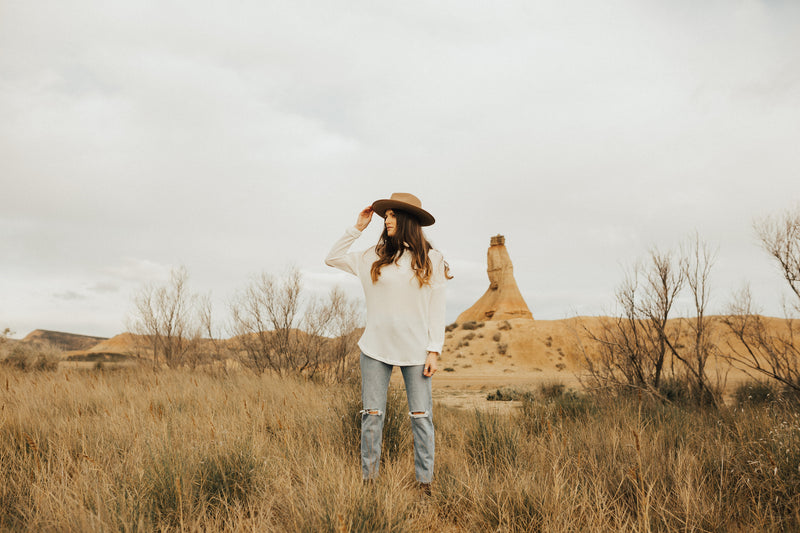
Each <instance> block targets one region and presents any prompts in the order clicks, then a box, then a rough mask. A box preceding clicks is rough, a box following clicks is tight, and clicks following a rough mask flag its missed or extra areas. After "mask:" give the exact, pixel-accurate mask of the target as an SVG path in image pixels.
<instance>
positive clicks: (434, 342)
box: [426, 257, 447, 354]
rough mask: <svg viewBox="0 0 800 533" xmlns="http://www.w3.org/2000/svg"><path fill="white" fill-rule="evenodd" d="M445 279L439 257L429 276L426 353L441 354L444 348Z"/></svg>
mask: <svg viewBox="0 0 800 533" xmlns="http://www.w3.org/2000/svg"><path fill="white" fill-rule="evenodd" d="M446 281H447V278H445V274H444V258H443V257H439V261H438V262H437V264H436V266H435V268H434V271H433V275H432V276H431V287H432V288H431V299H430V303H429V304H428V347H427V348H426V349H427V350H428V353H430V352H435V353H437V354H440V353H442V348H443V346H444V325H445V324H444V318H445V317H444V315H445V309H446V303H447V302H446V290H447V285H446Z"/></svg>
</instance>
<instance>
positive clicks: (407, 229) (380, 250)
mask: <svg viewBox="0 0 800 533" xmlns="http://www.w3.org/2000/svg"><path fill="white" fill-rule="evenodd" d="M393 211H394V217H395V221H396V229H395V232H394V235H393V236H391V237H390V236H389V234H388V233H387V231H386V227H384V228H383V233H381V237H380V239H378V244H377V246H375V252H376V253H377V254H378V260H377V261H375V262H374V263H372V269H371V270H370V275H371V276H372V283H377V282H378V278H379V277H381V268H383V267H384V266H385V265H390V264H392V263H393V262H394V263H396V262H397V261H399V260H400V257H401V256H402V255H403V254H404V253H405V252H406V250H408V251H409V252H410V253H411V269H412V270H413V271H414V277H416V278H417V281H418V282H419V286H420V287H422V286H423V285H425V284H426V283H428V284H429V283H430V281H431V275H432V274H433V265H432V264H431V258H430V255H429V252H430V250H431V248H433V247H432V246H431V243H430V242H428V239H426V238H425V234H424V233H423V232H422V226H420V224H419V221H418V220H417V219H416V218H415V217H414V216H412V215H410V214H408V213H406V212H404V211H400V210H393ZM444 275H445V277H446V278H447V279H452V278H453V276H451V275H450V266H449V265H448V264H447V261H445V263H444Z"/></svg>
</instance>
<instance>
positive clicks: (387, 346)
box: [325, 193, 452, 493]
mask: <svg viewBox="0 0 800 533" xmlns="http://www.w3.org/2000/svg"><path fill="white" fill-rule="evenodd" d="M373 213H377V214H378V216H380V217H383V218H384V219H385V220H384V226H385V227H384V230H383V233H382V234H381V236H380V239H379V240H378V244H377V245H376V246H373V247H372V248H369V249H367V250H364V251H363V252H348V250H349V249H350V246H351V245H352V244H353V242H354V241H355V240H356V239H357V238H358V237H359V236H360V235H361V232H362V231H364V229H366V227H367V226H368V225H369V223H370V221H371V220H372V214H373ZM434 222H435V219H434V218H433V216H432V215H431V214H430V213H428V212H427V211H425V210H424V209H422V202H420V200H419V199H418V198H417V197H416V196H414V195H411V194H407V193H394V194H392V196H391V198H389V199H388V200H386V199H384V200H377V201H375V202H374V203H373V204H372V205H371V206H369V207H367V208H365V209H364V210H363V211H361V213H359V215H358V221H357V222H356V225H355V227H352V228H348V229H347V231H346V232H345V234H344V235H343V236H342V238H341V239H339V240H338V241H337V242H336V244H334V245H333V248H332V249H331V251H330V253H329V254H328V257H327V258H326V259H325V264H327V265H328V266H332V267H336V268H339V269H341V270H344V271H345V272H349V273H350V274H354V275H356V276H358V278H359V279H360V280H361V285H362V286H363V287H364V296H365V297H366V302H367V325H366V328H365V329H364V334H363V335H362V336H361V339H360V340H359V341H358V347H359V348H360V349H361V401H362V410H361V471H362V475H363V478H364V479H365V480H371V479H374V478H375V477H377V475H378V470H379V467H380V456H381V439H382V436H383V420H384V413H385V410H386V392H387V390H388V388H389V378H390V377H391V375H392V369H393V368H394V367H395V366H399V367H400V369H401V371H402V373H403V380H404V381H405V384H406V397H407V398H408V407H409V416H410V417H411V429H412V433H413V435H414V470H415V472H416V477H417V481H418V482H419V483H420V486H421V488H422V489H423V490H424V491H425V492H427V493H430V482H431V479H432V478H433V456H434V438H433V413H432V409H433V402H432V400H431V377H432V376H433V375H434V374H435V373H436V370H437V357H438V356H439V354H440V353H441V351H442V345H443V344H444V314H445V282H446V280H447V279H450V278H451V277H452V276H450V275H449V268H448V265H447V263H446V262H445V260H444V258H443V257H442V254H441V253H440V252H439V251H438V250H434V249H433V248H432V247H431V244H430V243H429V242H428V240H427V239H426V238H425V234H424V233H423V231H422V226H430V225H431V224H433V223H434Z"/></svg>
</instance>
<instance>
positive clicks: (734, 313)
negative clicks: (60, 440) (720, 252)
mask: <svg viewBox="0 0 800 533" xmlns="http://www.w3.org/2000/svg"><path fill="white" fill-rule="evenodd" d="M754 227H755V232H756V235H757V236H758V239H759V241H760V242H761V247H762V248H763V249H764V250H765V251H766V252H767V253H768V254H769V255H770V256H771V257H772V258H773V259H774V260H775V262H776V263H777V265H778V267H779V269H780V272H781V275H782V276H783V278H784V279H785V280H786V282H787V284H788V285H789V289H790V290H791V292H792V294H793V295H794V296H795V298H793V299H792V300H791V301H790V302H786V303H785V305H784V315H785V318H786V320H785V321H784V324H783V326H782V327H781V328H774V327H772V328H770V327H767V325H766V323H765V320H764V318H763V317H761V316H760V315H759V314H758V312H757V311H756V310H755V309H754V305H753V302H752V295H751V294H750V289H749V288H745V289H743V290H741V291H740V292H739V293H738V294H736V295H735V296H734V300H733V302H732V303H731V304H730V306H729V312H728V315H727V316H726V317H725V318H724V319H723V323H724V324H725V325H726V326H727V327H728V330H729V331H730V332H731V333H733V335H734V336H735V337H736V339H737V340H738V341H739V343H740V345H739V346H734V345H730V346H729V347H728V348H729V350H728V352H727V353H726V356H727V357H728V359H729V360H730V361H731V362H732V363H733V364H734V365H735V366H737V367H739V368H743V369H744V370H746V371H748V372H750V373H752V374H754V375H759V376H763V377H766V378H768V379H771V380H774V381H776V382H777V383H780V384H781V385H782V386H783V387H785V388H787V389H789V390H791V391H793V392H794V393H795V394H798V393H800V363H799V362H800V344H799V343H798V341H797V339H798V336H800V325H799V324H798V323H797V319H796V317H797V315H798V314H799V313H800V208H797V209H795V210H794V211H788V212H786V213H783V214H782V215H777V216H772V217H767V218H764V219H762V220H760V221H757V222H756V223H755V224H754Z"/></svg>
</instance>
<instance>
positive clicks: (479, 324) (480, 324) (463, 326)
mask: <svg viewBox="0 0 800 533" xmlns="http://www.w3.org/2000/svg"><path fill="white" fill-rule="evenodd" d="M483 326H484V323H483V322H476V321H474V320H470V321H468V322H464V323H463V324H461V329H468V330H470V329H479V328H482V327H483Z"/></svg>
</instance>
